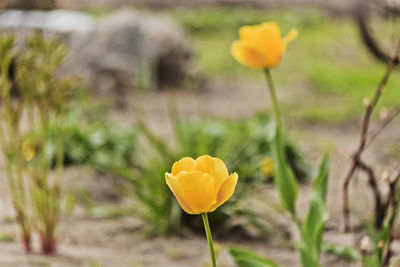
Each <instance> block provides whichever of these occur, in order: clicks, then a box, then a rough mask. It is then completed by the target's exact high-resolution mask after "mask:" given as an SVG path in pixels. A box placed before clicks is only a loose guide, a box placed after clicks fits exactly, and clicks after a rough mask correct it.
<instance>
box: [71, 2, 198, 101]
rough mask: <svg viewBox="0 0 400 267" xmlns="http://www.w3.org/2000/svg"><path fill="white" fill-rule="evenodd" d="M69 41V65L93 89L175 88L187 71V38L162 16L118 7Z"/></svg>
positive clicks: (107, 90)
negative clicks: (83, 77)
mask: <svg viewBox="0 0 400 267" xmlns="http://www.w3.org/2000/svg"><path fill="white" fill-rule="evenodd" d="M72 41H73V42H72V43H71V52H72V61H71V62H70V63H72V66H73V67H72V68H71V69H73V70H74V71H77V72H78V73H81V74H85V76H86V77H87V78H88V81H89V83H90V85H91V87H92V88H94V89H95V90H97V92H109V91H110V90H116V91H115V93H117V94H123V93H124V92H126V90H128V89H133V88H141V89H153V88H164V87H171V86H179V85H180V83H181V82H182V81H183V80H184V78H185V77H186V76H187V74H188V70H189V69H190V68H189V58H190V54H191V51H190V45H189V41H188V40H187V38H186V36H185V34H184V32H183V30H182V28H181V27H179V26H178V25H176V24H175V23H174V22H173V21H172V20H171V19H169V18H168V17H162V16H156V15H150V14H143V13H137V12H134V11H127V10H121V11H117V12H115V13H114V14H112V15H111V16H109V17H108V18H106V19H104V20H103V21H101V22H100V24H99V25H98V26H97V27H96V29H95V30H94V31H92V32H90V33H89V34H77V35H75V37H74V38H73V40H72Z"/></svg>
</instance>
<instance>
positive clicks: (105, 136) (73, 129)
mask: <svg viewBox="0 0 400 267" xmlns="http://www.w3.org/2000/svg"><path fill="white" fill-rule="evenodd" d="M64 129H65V130H64V131H65V150H64V165H65V166H69V165H85V164H87V165H91V166H94V167H96V168H99V169H107V168H108V167H109V166H112V165H116V164H117V165H120V166H122V167H128V166H132V165H134V162H135V154H136V137H137V131H136V130H135V129H134V128H131V129H126V130H121V129H119V128H118V127H115V126H114V125H112V124H109V123H101V122H100V123H90V124H87V125H79V124H78V123H77V121H76V120H75V119H73V122H70V123H69V124H68V125H66V126H65V128H64ZM35 134H36V133H30V135H31V136H32V135H35ZM47 135H48V136H47V138H48V150H49V151H50V155H49V164H50V165H52V166H54V165H55V163H56V155H57V142H56V141H57V129H56V127H55V126H54V125H51V126H50V127H49V130H48V132H47ZM27 138H29V136H27Z"/></svg>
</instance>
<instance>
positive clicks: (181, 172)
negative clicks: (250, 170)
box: [165, 155, 238, 214]
mask: <svg viewBox="0 0 400 267" xmlns="http://www.w3.org/2000/svg"><path fill="white" fill-rule="evenodd" d="M165 179H166V182H167V184H168V186H169V188H170V189H171V191H172V193H174V195H175V197H176V199H177V200H178V202H179V204H180V205H181V207H182V209H183V210H184V211H186V212H187V213H189V214H201V213H207V212H212V211H214V210H215V209H216V208H218V207H219V206H221V205H222V204H224V203H225V202H226V201H227V200H228V199H229V198H230V197H231V196H232V194H233V192H234V191H235V187H236V183H237V180H238V175H237V173H233V174H231V175H229V173H228V170H227V168H226V166H225V163H224V162H223V161H222V160H220V159H218V158H213V157H211V156H208V155H205V156H201V157H198V158H197V159H193V158H190V157H185V158H182V159H181V160H179V161H177V162H175V163H174V164H173V165H172V171H171V173H165Z"/></svg>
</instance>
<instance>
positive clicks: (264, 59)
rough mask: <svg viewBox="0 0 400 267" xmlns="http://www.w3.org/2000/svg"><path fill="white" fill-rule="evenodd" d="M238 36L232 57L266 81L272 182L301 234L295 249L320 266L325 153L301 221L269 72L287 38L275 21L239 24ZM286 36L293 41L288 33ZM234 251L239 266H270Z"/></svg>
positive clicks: (304, 261)
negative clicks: (271, 131) (272, 124)
mask: <svg viewBox="0 0 400 267" xmlns="http://www.w3.org/2000/svg"><path fill="white" fill-rule="evenodd" d="M239 37H240V40H239V41H235V42H233V44H232V48H231V52H232V56H233V57H234V58H235V59H236V60H237V61H238V62H239V63H241V64H243V65H245V66H247V67H250V68H252V69H258V70H263V71H264V73H265V77H266V81H267V83H268V88H269V94H270V97H271V104H272V110H273V114H274V122H275V129H274V137H273V142H272V151H273V155H274V159H275V164H276V167H275V177H274V182H275V185H276V187H277V189H278V192H279V198H280V202H281V206H282V207H283V208H284V209H285V210H286V211H288V212H289V213H290V215H291V218H292V221H293V222H294V223H295V225H296V226H297V229H298V231H299V234H300V244H298V245H297V246H296V249H297V251H298V253H299V256H300V262H301V265H302V266H304V267H318V266H320V265H319V257H320V254H321V251H322V236H323V231H324V226H325V223H326V221H327V220H328V211H327V208H326V192H327V185H328V180H327V179H328V162H329V159H328V156H325V157H324V159H323V160H322V162H321V164H320V168H319V171H318V173H317V176H316V178H315V179H314V181H313V184H312V194H311V198H310V202H309V207H308V213H307V215H306V217H305V218H304V219H303V220H301V219H300V218H299V217H298V214H297V211H296V202H297V196H298V182H297V180H296V178H295V175H294V172H293V169H292V167H291V165H290V164H289V162H288V158H287V154H286V149H285V148H286V147H285V145H286V138H287V136H286V134H285V132H284V126H283V123H282V118H281V111H280V107H279V102H278V97H277V94H276V90H275V85H274V82H273V79H272V74H271V68H272V67H275V66H276V65H277V64H279V62H280V59H281V58H282V54H283V53H284V52H285V48H286V44H287V41H286V40H285V38H286V37H284V38H283V39H282V37H281V33H280V29H279V26H278V25H277V24H276V23H262V24H260V25H254V26H245V27H242V28H241V29H240V34H239ZM289 38H290V40H293V38H292V36H290V34H289ZM266 42H271V44H270V46H271V47H269V48H270V49H265V44H266ZM262 49H264V50H262ZM261 52H262V53H261ZM276 60H277V61H276ZM234 251H235V250H234V248H233V250H232V249H231V250H230V252H231V256H232V257H233V259H234V260H235V261H236V262H242V263H241V264H242V265H241V266H255V265H256V264H254V262H252V261H251V260H255V259H256V260H257V262H258V264H259V266H270V265H269V264H270V263H268V262H267V263H262V260H266V259H263V258H262V257H260V256H258V255H254V254H253V253H251V252H246V253H241V254H240V256H238V254H237V253H233V252H234ZM244 258H245V259H246V260H247V261H248V262H249V264H248V265H243V262H244ZM256 266H257V265H256Z"/></svg>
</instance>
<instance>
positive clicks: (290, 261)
mask: <svg viewBox="0 0 400 267" xmlns="http://www.w3.org/2000/svg"><path fill="white" fill-rule="evenodd" d="M171 97H176V102H177V105H178V108H179V110H180V112H181V113H182V114H183V115H184V116H195V115H196V114H197V115H201V116H219V117H228V118H243V117H246V116H249V115H251V114H253V113H255V112H257V111H260V110H263V109H265V108H266V107H268V106H269V99H268V94H267V92H266V90H265V88H264V84H263V82H262V81H253V82H248V81H219V80H214V81H211V82H210V83H209V84H208V86H207V88H205V89H204V90H200V91H183V92H179V93H177V92H167V93H166V92H152V93H146V94H145V93H132V94H130V95H128V96H127V98H126V99H127V100H128V101H127V107H126V108H125V109H124V110H122V111H121V110H120V111H113V112H112V113H111V114H110V119H111V120H113V121H115V122H117V123H118V124H119V125H121V126H129V125H131V123H133V122H134V119H133V116H132V112H133V109H132V105H135V106H136V107H137V108H138V109H139V110H140V111H141V112H142V114H143V116H144V118H146V121H148V122H149V125H150V127H151V128H152V129H153V130H155V131H157V133H158V134H159V135H160V136H161V137H163V138H166V139H168V138H170V136H171V128H170V125H169V120H168V115H167V112H166V99H168V98H171ZM279 97H280V98H281V99H282V100H283V101H290V100H291V99H292V98H293V95H284V94H280V95H279ZM293 115H294V114H285V116H286V117H287V118H289V120H288V124H289V125H290V127H289V129H290V135H291V136H292V137H293V138H296V139H297V140H298V142H299V144H300V145H301V147H302V148H303V150H304V151H305V153H306V155H307V157H308V158H309V159H310V161H311V162H312V163H315V164H317V162H318V160H319V159H320V157H321V155H322V151H323V150H324V147H326V146H327V145H329V146H330V147H332V164H331V175H330V181H329V196H328V207H329V210H330V214H331V218H330V220H329V222H328V225H327V229H328V230H327V232H326V235H325V240H327V241H330V242H335V243H342V244H347V245H356V243H357V240H358V239H359V237H360V236H359V234H342V233H340V232H339V231H338V229H339V228H340V222H341V217H340V215H341V186H342V180H343V176H344V173H345V171H346V170H347V168H348V166H349V156H350V154H351V153H352V152H353V150H354V148H355V144H356V141H357V140H358V127H359V125H358V123H357V122H354V123H351V124H348V125H339V126H338V125H320V124H312V125H305V124H304V123H302V122H296V121H292V120H290V117H291V116H293ZM399 130H400V125H399V124H393V125H392V126H391V127H390V128H388V129H387V130H386V131H385V132H383V134H382V136H381V138H379V139H378V140H377V141H376V143H375V144H374V145H373V146H371V147H370V149H369V153H368V154H367V155H366V156H367V157H366V159H367V161H369V162H377V163H379V164H378V165H379V166H378V169H377V171H378V172H382V171H385V170H391V169H393V166H395V165H396V164H398V162H397V161H396V160H395V159H393V158H391V157H389V156H388V150H389V147H390V145H391V144H393V143H392V142H395V141H396V142H399V141H400V140H399V139H400V138H399V135H398V131H399ZM388 140H390V141H388ZM1 169H3V167H1ZM0 173H3V172H0ZM64 176H65V180H67V182H66V184H67V187H68V188H70V189H74V188H75V189H76V188H78V187H79V186H82V185H83V186H85V187H86V188H87V189H88V190H89V191H90V192H91V193H95V194H97V196H98V197H97V198H96V201H99V202H103V203H109V202H110V200H112V199H113V196H112V194H110V190H112V188H113V187H114V186H115V184H114V183H115V182H112V181H111V179H108V178H109V177H99V174H98V173H96V172H93V171H90V170H88V169H85V168H74V169H68V170H67V171H66V172H65V175H64ZM82 177H84V179H83V178H82ZM0 182H1V184H2V185H3V186H1V187H0V233H2V232H3V233H12V234H14V235H17V227H16V225H15V223H14V222H13V221H12V220H10V218H11V216H12V209H11V202H10V198H9V194H8V189H7V184H6V178H5V176H4V175H0ZM309 191H310V188H309V186H308V185H303V186H301V193H300V201H299V205H298V209H299V211H300V213H304V212H305V207H306V206H307V205H306V204H305V203H306V201H307V200H308V197H309ZM265 194H268V195H270V196H272V197H276V192H275V190H274V189H273V188H272V187H266V188H265V189H264V190H263V191H262V192H260V195H265ZM360 200H362V201H360ZM352 201H353V203H355V202H356V203H357V207H356V208H355V212H354V214H357V217H358V216H360V217H364V218H366V217H367V216H368V214H370V213H371V211H372V207H373V203H372V199H371V194H370V192H369V190H368V187H367V186H366V181H365V178H364V177H362V176H360V177H358V178H357V179H356V180H355V182H354V183H353V184H352ZM112 203H113V204H114V205H120V206H124V205H129V204H130V202H129V200H125V199H120V200H118V201H115V200H113V201H112ZM127 203H128V204H127ZM352 219H353V222H355V223H356V222H357V221H358V220H357V218H356V216H355V217H353V218H352ZM142 225H143V223H142V222H141V221H140V220H139V219H136V218H132V217H122V218H120V219H93V218H91V217H90V216H88V215H86V214H85V212H84V211H83V210H82V208H81V207H78V208H77V210H75V212H74V213H73V214H72V215H70V216H65V217H63V219H62V224H61V227H60V240H59V251H58V254H57V255H55V256H52V257H44V256H41V255H39V254H36V253H34V254H31V255H26V254H24V253H23V252H22V248H21V245H20V243H19V242H18V241H14V242H9V243H5V242H3V243H0V267H3V266H4V267H5V266H21V267H24V266H29V267H30V266H52V267H53V266H55V267H64V266H65V267H67V266H68V267H69V266H118V267H125V266H126V267H131V266H165V267H168V266H178V267H179V266H182V267H183V266H193V267H197V266H199V267H200V266H206V265H205V264H206V263H207V261H208V248H207V244H206V241H205V239H204V237H203V236H202V235H201V236H197V235H190V236H188V237H185V238H183V237H170V238H168V239H163V238H146V237H144V236H143V234H142V232H141V231H140V229H141V226H142ZM288 225H289V228H290V229H289V231H290V232H293V233H294V232H295V231H294V230H293V229H292V228H293V227H291V226H290V221H289V220H284V223H283V224H282V227H288ZM294 236H295V234H294ZM216 241H217V242H219V243H220V244H221V253H220V255H219V263H220V265H219V266H227V267H228V266H234V265H233V262H232V261H231V260H230V258H229V256H228V254H227V252H226V250H225V249H224V247H225V246H226V245H228V244H237V245H241V246H244V247H248V248H251V249H254V250H256V251H258V252H260V253H262V254H264V255H266V256H269V257H270V258H272V259H274V260H276V261H277V262H279V263H280V264H281V265H282V266H298V261H297V256H296V254H295V252H294V251H293V250H292V249H291V248H290V246H288V244H287V242H286V243H285V242H282V240H274V239H272V240H269V241H268V242H266V241H265V242H262V241H255V240H250V239H249V240H246V239H239V238H235V234H234V233H233V234H232V236H231V237H230V238H228V239H227V238H223V239H222V238H218V237H217V238H216ZM36 245H37V244H36ZM333 265H335V266H337V267H339V266H358V265H357V264H351V263H349V262H345V261H343V260H338V259H337V258H336V257H334V256H330V255H324V256H323V266H333Z"/></svg>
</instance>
